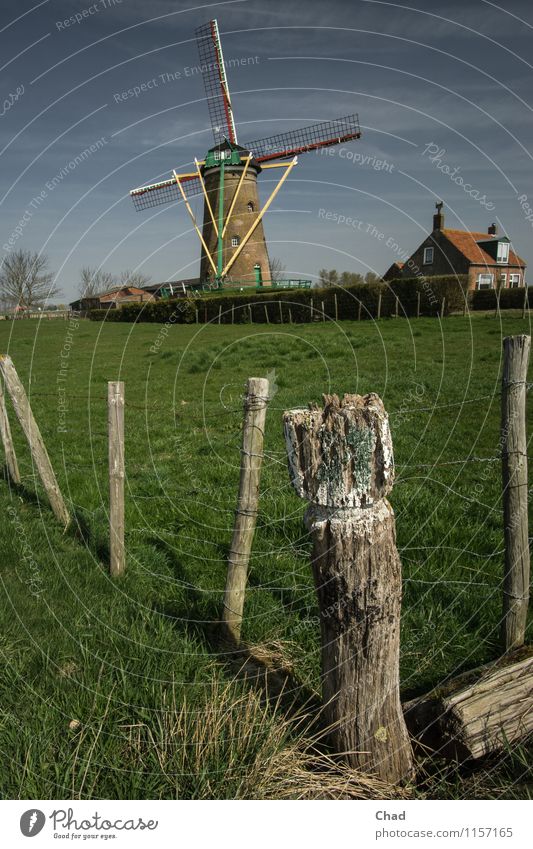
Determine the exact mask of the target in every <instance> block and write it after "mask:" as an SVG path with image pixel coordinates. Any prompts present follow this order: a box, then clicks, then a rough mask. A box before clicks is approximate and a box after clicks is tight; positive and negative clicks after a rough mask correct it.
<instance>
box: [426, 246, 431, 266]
mask: <svg viewBox="0 0 533 849" xmlns="http://www.w3.org/2000/svg"><path fill="white" fill-rule="evenodd" d="M432 262H433V248H424V265H431V264H432Z"/></svg>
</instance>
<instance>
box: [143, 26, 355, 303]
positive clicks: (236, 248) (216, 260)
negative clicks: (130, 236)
mask: <svg viewBox="0 0 533 849" xmlns="http://www.w3.org/2000/svg"><path fill="white" fill-rule="evenodd" d="M196 40H197V44H198V50H199V54H200V63H201V70H202V76H203V79H204V85H205V92H206V99H207V106H208V109H209V116H210V119H211V127H212V130H213V136H214V141H215V144H214V146H213V147H211V148H210V149H209V150H208V151H207V153H206V155H205V158H204V159H202V160H198V159H195V160H194V164H195V170H194V171H192V172H190V173H186V174H178V173H176V171H173V172H172V176H171V177H170V178H169V179H168V180H163V181H162V182H159V183H152V184H151V185H148V186H141V187H140V188H137V189H133V190H132V191H131V192H130V195H131V198H132V200H133V203H134V206H135V208H136V209H137V210H143V209H147V208H150V207H154V206H158V205H159V204H162V203H168V202H171V201H175V200H182V201H183V203H184V204H185V207H186V209H187V212H188V214H189V215H190V217H191V220H192V223H193V226H194V229H195V230H196V233H197V235H198V238H199V240H200V243H201V246H202V254H201V262H200V282H201V284H202V285H206V284H208V285H214V286H216V287H219V288H221V287H222V286H223V285H224V283H225V282H226V283H228V282H231V281H238V282H239V283H241V284H242V283H248V285H250V284H251V283H254V282H255V285H257V286H261V285H263V284H265V285H266V284H268V283H270V280H269V278H270V272H269V268H270V265H269V259H268V251H267V246H266V240H265V234H264V230H263V217H264V215H265V213H266V212H267V211H268V209H269V208H270V205H271V204H272V202H273V200H274V198H275V197H276V195H277V193H278V192H279V190H280V189H281V187H282V185H283V183H284V182H285V180H286V179H287V177H288V176H289V174H290V173H291V171H292V169H293V168H294V166H295V165H296V164H297V161H298V155H299V154H301V153H307V152H308V151H311V150H318V149H320V148H324V147H331V146H332V145H336V144H341V143H343V142H349V141H354V140H356V139H358V138H360V136H361V130H360V127H359V118H358V116H357V115H348V116H346V117H344V118H337V119H335V120H332V121H323V122H321V123H319V124H313V125H312V126H309V127H304V128H302V129H299V130H293V131H290V132H287V133H280V134H278V135H275V136H271V137H270V138H264V139H257V140H254V141H250V142H245V143H244V144H243V145H240V144H239V142H238V140H237V130H236V127H235V121H234V118H233V109H232V105H231V98H230V94H229V88H228V82H227V78H226V69H225V64H224V57H223V54H222V45H221V41H220V35H219V31H218V24H217V22H216V20H213V21H209V23H207V24H204V25H203V26H201V27H199V28H198V29H197V30H196ZM274 168H279V169H282V172H283V173H282V176H281V178H280V179H279V181H278V182H277V184H276V186H275V188H274V190H273V191H272V192H271V194H270V197H269V198H268V200H267V201H266V203H265V204H264V206H263V207H262V208H261V206H260V203H259V194H258V190H257V177H258V175H259V174H260V173H261V172H262V171H264V170H267V169H274ZM201 195H203V199H204V210H203V225H202V226H201V227H200V226H199V224H198V222H197V220H196V217H195V215H194V212H193V209H192V207H191V203H190V201H191V199H192V198H193V197H195V196H201ZM265 272H266V275H267V276H264V275H265Z"/></svg>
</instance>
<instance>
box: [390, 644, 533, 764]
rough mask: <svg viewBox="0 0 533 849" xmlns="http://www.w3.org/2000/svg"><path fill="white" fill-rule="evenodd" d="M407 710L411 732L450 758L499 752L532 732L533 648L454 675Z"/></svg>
mask: <svg viewBox="0 0 533 849" xmlns="http://www.w3.org/2000/svg"><path fill="white" fill-rule="evenodd" d="M403 711H404V716H405V721H406V724H407V727H408V729H409V731H410V733H411V735H412V736H413V737H414V738H415V739H416V740H417V741H418V742H419V743H420V744H422V746H423V747H425V748H428V749H431V750H432V751H433V752H434V753H436V754H439V755H441V756H443V757H444V758H446V759H449V760H459V761H464V760H468V759H471V758H473V759H477V758H482V757H484V756H486V755H489V754H492V753H494V752H498V751H501V750H502V749H504V748H505V746H506V745H507V744H509V743H514V742H516V741H517V740H519V739H521V738H523V737H525V736H527V734H530V733H531V732H533V648H532V647H526V648H524V649H521V650H519V651H517V652H514V653H512V654H511V655H505V656H504V657H502V658H499V660H497V661H496V662H495V663H491V664H487V665H486V666H483V667H480V668H478V669H476V670H473V671H472V672H468V673H466V674H463V675H460V676H458V677H457V678H453V679H451V680H450V681H449V682H447V684H445V685H444V686H443V687H441V688H436V689H435V690H433V691H431V692H430V693H428V694H427V695H425V696H422V697H419V698H416V699H412V700H411V701H410V702H407V703H405V704H404V705H403Z"/></svg>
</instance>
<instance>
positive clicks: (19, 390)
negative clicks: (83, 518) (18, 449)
mask: <svg viewBox="0 0 533 849" xmlns="http://www.w3.org/2000/svg"><path fill="white" fill-rule="evenodd" d="M0 371H1V372H2V375H3V377H4V382H5V387H6V390H7V392H8V393H9V396H10V398H11V400H12V402H13V407H14V409H15V413H16V416H17V418H18V420H19V422H20V426H21V428H22V430H23V431H24V435H25V437H26V439H27V440H28V445H29V446H30V451H31V456H32V459H33V462H34V463H35V466H36V468H37V471H38V473H39V476H40V478H41V481H42V484H43V487H44V489H45V491H46V494H47V496H48V500H49V501H50V506H51V508H52V510H53V512H54V515H55V517H56V519H57V520H58V522H60V524H61V525H63V527H64V528H66V527H67V526H68V524H69V523H70V515H69V512H68V510H67V507H66V504H65V502H64V501H63V496H62V495H61V490H60V489H59V485H58V483H57V479H56V476H55V474H54V470H53V468H52V464H51V462H50V458H49V456H48V452H47V450H46V446H45V444H44V440H43V438H42V436H41V431H40V430H39V428H38V426H37V422H36V421H35V418H34V416H33V412H32V409H31V407H30V402H29V401H28V396H27V395H26V392H25V389H24V387H23V385H22V383H21V382H20V378H19V376H18V374H17V372H16V369H15V366H14V365H13V362H12V360H11V357H8V356H4V355H1V356H0Z"/></svg>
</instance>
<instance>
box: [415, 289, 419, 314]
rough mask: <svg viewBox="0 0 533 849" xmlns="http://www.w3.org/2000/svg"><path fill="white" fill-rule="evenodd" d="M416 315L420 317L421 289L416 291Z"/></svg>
mask: <svg viewBox="0 0 533 849" xmlns="http://www.w3.org/2000/svg"><path fill="white" fill-rule="evenodd" d="M416 317H417V318H420V290H418V292H417V293H416Z"/></svg>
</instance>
